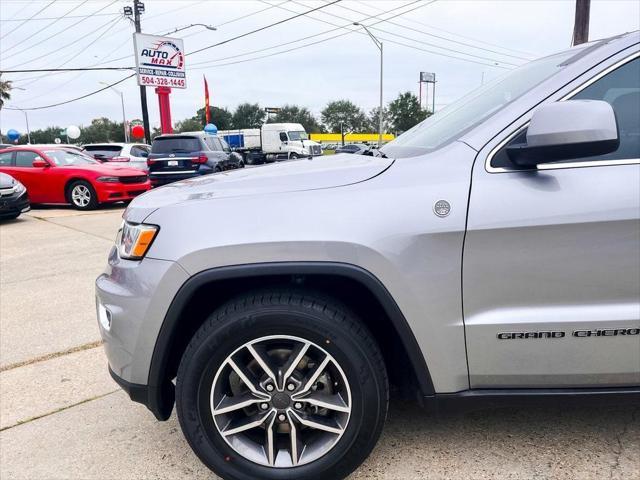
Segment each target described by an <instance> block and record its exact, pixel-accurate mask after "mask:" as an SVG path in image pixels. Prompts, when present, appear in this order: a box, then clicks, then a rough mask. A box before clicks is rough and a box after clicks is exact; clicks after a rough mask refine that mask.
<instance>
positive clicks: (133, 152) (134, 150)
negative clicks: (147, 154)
mask: <svg viewBox="0 0 640 480" xmlns="http://www.w3.org/2000/svg"><path fill="white" fill-rule="evenodd" d="M141 153H142V152H141V150H140V148H138V147H137V146H135V145H134V146H133V147H131V155H132V156H134V157H141V156H142V154H141Z"/></svg>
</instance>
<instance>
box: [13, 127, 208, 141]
mask: <svg viewBox="0 0 640 480" xmlns="http://www.w3.org/2000/svg"><path fill="white" fill-rule="evenodd" d="M216 131H217V129H216ZM7 138H8V139H9V140H11V141H12V142H15V141H16V140H17V139H19V138H20V132H18V131H17V130H14V129H13V128H12V129H11V130H9V131H8V132H7Z"/></svg>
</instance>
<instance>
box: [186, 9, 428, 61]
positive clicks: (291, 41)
mask: <svg viewBox="0 0 640 480" xmlns="http://www.w3.org/2000/svg"><path fill="white" fill-rule="evenodd" d="M432 1H436V0H432ZM421 2H423V0H414V1H412V2H409V3H406V4H404V5H402V6H400V7H394V8H392V9H390V10H386V11H383V13H382V14H381V15H386V14H388V13H392V12H395V11H397V10H399V9H400V8H405V7H408V6H411V5H415V4H416V3H421ZM430 3H431V2H430ZM430 3H425V4H422V5H419V6H418V7H416V8H412V9H410V10H407V11H405V12H402V13H401V14H400V15H404V14H406V13H409V12H412V11H414V10H417V9H418V8H422V7H426V6H427V5H429V4H430ZM371 18H373V16H371V15H370V16H367V17H364V18H361V19H359V20H358V21H359V22H364V21H366V20H369V19H371ZM389 18H394V17H389ZM352 24H353V22H352V21H351V20H350V21H349V24H346V25H337V26H336V28H330V29H329V30H324V31H322V32H319V33H315V34H313V35H307V36H306V37H302V38H298V39H296V40H290V41H288V42H284V43H279V44H277V45H272V46H270V47H265V48H260V49H258V50H252V51H250V52H245V53H238V54H234V55H230V56H228V57H221V58H215V59H212V60H204V61H201V62H192V63H190V64H189V68H191V67H193V66H197V65H205V64H211V63H213V62H219V61H222V60H229V59H230V58H237V57H244V56H246V55H251V54H254V53H260V52H264V51H267V50H272V49H274V48H278V47H284V46H286V45H291V44H292V43H298V42H302V41H304V40H309V39H310V38H315V37H320V36H322V35H326V34H327V33H331V32H335V31H338V30H343V29H345V28H346V27H349V26H350V25H352ZM352 32H356V30H349V31H348V32H347V33H343V34H341V35H335V36H333V37H330V38H327V39H325V40H324V41H327V40H332V39H334V38H338V37H343V36H345V35H348V34H349V33H352ZM316 43H320V42H314V43H309V44H306V45H307V46H310V45H315V44H316ZM285 52H286V51H285ZM285 52H283V53H285ZM258 58H263V57H258ZM225 65H227V64H225Z"/></svg>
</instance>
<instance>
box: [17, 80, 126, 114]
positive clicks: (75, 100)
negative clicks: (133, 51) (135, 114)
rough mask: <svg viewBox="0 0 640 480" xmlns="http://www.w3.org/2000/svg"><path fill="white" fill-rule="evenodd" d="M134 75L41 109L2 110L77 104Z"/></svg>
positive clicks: (49, 106)
mask: <svg viewBox="0 0 640 480" xmlns="http://www.w3.org/2000/svg"><path fill="white" fill-rule="evenodd" d="M135 75H136V74H135V73H132V74H131V75H129V76H128V77H124V78H122V79H120V80H118V81H117V82H114V83H111V84H109V85H107V86H106V87H103V88H100V89H98V90H95V91H93V92H90V93H87V94H85V95H82V96H80V97H76V98H72V99H69V100H65V101H63V102H58V103H52V104H51V105H43V106H41V107H30V108H11V107H4V108H5V109H7V110H43V109H45V108H53V107H59V106H60V105H66V104H67V103H72V102H77V101H78V100H82V99H83V98H87V97H90V96H92V95H95V94H97V93H100V92H103V91H105V90H106V89H108V88H111V87H114V86H116V85H118V84H119V83H122V82H124V81H125V80H128V79H130V78H132V77H134V76H135Z"/></svg>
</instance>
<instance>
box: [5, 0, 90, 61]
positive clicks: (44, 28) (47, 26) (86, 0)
mask: <svg viewBox="0 0 640 480" xmlns="http://www.w3.org/2000/svg"><path fill="white" fill-rule="evenodd" d="M88 1H89V0H84V2H82V3H80V4H79V5H76V6H75V7H73V8H71V10H69V11H67V13H65V14H64V15H63V16H61V17H58V18H56V19H55V20H54V21H53V22H51V23H49V24H47V25H45V26H44V27H43V28H42V29H40V30H39V31H38V32H37V33H36V36H37V35H40V34H41V33H42V32H44V31H45V30H47V29H48V28H49V27H52V26H53V25H55V24H56V23H58V22H59V21H60V20H62V19H63V18H65V17H66V16H67V15H68V14H70V13H71V12H73V11H74V10H77V9H78V8H80V7H81V6H82V5H84V4H85V3H87V2H88ZM43 41H46V39H45V40H43ZM40 43H42V42H38V43H35V44H34V45H32V46H28V47H26V48H23V49H22V50H19V51H17V52H15V53H12V54H11V55H9V56H6V57H4V59H5V60H6V59H7V58H10V57H13V56H14V55H18V54H20V53H22V52H25V51H27V50H29V49H30V48H33V47H35V46H37V45H40ZM18 45H20V43H16V44H14V45H11V46H10V47H9V48H5V50H4V51H5V53H6V52H8V51H9V50H13V49H14V48H16V47H17V46H18Z"/></svg>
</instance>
